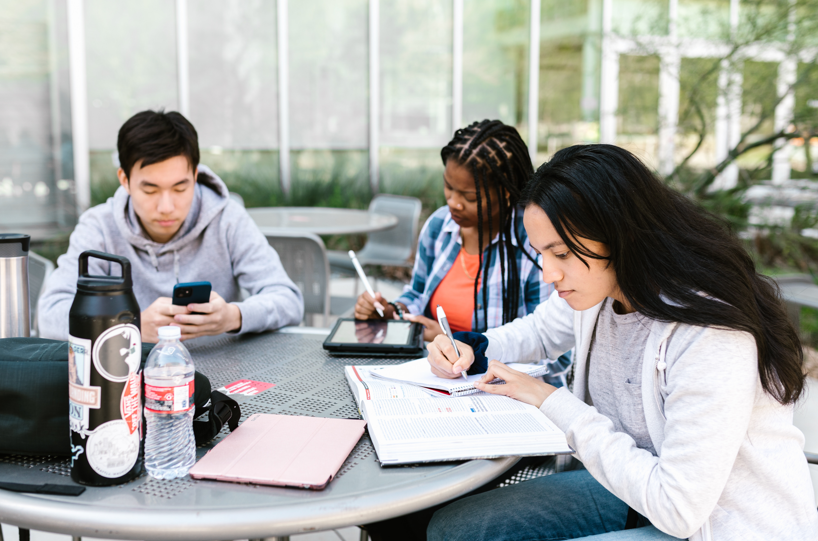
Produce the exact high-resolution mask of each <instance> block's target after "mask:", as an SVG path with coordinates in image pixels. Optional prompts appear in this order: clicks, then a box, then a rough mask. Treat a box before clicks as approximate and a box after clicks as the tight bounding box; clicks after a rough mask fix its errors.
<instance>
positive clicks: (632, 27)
mask: <svg viewBox="0 0 818 541" xmlns="http://www.w3.org/2000/svg"><path fill="white" fill-rule="evenodd" d="M668 4H669V2H668V0H613V7H612V10H611V25H612V27H613V31H614V32H615V33H617V34H620V35H623V36H646V35H651V36H664V35H667V24H668Z"/></svg>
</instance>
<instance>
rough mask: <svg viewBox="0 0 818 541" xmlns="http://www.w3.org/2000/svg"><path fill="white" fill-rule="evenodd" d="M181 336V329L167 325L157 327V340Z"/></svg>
mask: <svg viewBox="0 0 818 541" xmlns="http://www.w3.org/2000/svg"><path fill="white" fill-rule="evenodd" d="M181 337H182V329H180V328H179V327H174V326H172V325H169V326H167V327H159V340H174V339H177V340H178V339H179V338H181Z"/></svg>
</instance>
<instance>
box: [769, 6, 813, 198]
mask: <svg viewBox="0 0 818 541" xmlns="http://www.w3.org/2000/svg"><path fill="white" fill-rule="evenodd" d="M788 26H789V29H788V32H787V34H788V35H787V41H788V42H789V43H792V42H793V40H795V0H790V12H789V25H788ZM797 71H798V59H797V58H795V57H792V56H789V57H787V58H785V59H784V60H783V61H782V62H781V63H780V64H779V65H778V78H777V81H776V87H777V89H776V95H777V96H778V98H779V99H780V101H779V102H778V105H777V106H776V108H775V121H774V125H775V128H774V129H775V131H776V132H781V131H784V130H786V129H787V127H789V125H790V123H792V118H793V111H794V109H795V92H794V89H793V86H794V85H795V81H796V79H797V77H798V76H797ZM774 147H775V151H774V152H773V179H772V180H773V184H784V183H785V182H787V181H788V180H790V170H791V166H790V152H791V149H792V147H791V146H790V145H789V143H788V141H787V140H786V139H778V140H776V142H775V145H774ZM804 151H805V152H809V151H810V146H809V141H804Z"/></svg>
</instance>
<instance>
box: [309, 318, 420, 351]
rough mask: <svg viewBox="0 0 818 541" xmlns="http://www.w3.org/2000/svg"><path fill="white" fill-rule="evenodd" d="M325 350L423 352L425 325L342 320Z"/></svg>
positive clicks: (325, 345) (400, 321)
mask: <svg viewBox="0 0 818 541" xmlns="http://www.w3.org/2000/svg"><path fill="white" fill-rule="evenodd" d="M324 349H326V350H327V351H329V352H331V353H333V354H345V355H350V354H359V355H369V354H379V355H382V354H394V355H420V354H422V353H423V326H422V325H420V324H418V323H412V322H411V321H403V320H397V319H396V320H387V321H360V320H356V319H349V318H341V319H339V320H338V321H337V322H336V323H335V327H333V328H332V331H331V332H330V333H329V336H327V339H326V340H324Z"/></svg>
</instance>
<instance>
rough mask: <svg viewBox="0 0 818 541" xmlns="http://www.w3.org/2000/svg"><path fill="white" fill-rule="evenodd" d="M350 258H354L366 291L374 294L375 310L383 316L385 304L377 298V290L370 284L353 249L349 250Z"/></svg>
mask: <svg viewBox="0 0 818 541" xmlns="http://www.w3.org/2000/svg"><path fill="white" fill-rule="evenodd" d="M349 258H350V259H351V260H352V265H353V266H354V267H355V270H356V271H358V277H359V278H360V279H361V282H363V283H364V287H365V288H366V292H367V293H369V294H370V295H371V296H372V302H374V303H375V310H377V311H378V315H379V316H381V317H383V305H382V304H381V303H379V302H378V301H376V300H375V292H374V291H373V290H372V286H371V285H369V280H367V278H366V274H364V269H363V267H361V263H360V262H358V258H357V257H355V252H353V251H352V250H350V251H349Z"/></svg>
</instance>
